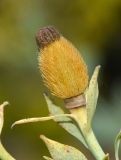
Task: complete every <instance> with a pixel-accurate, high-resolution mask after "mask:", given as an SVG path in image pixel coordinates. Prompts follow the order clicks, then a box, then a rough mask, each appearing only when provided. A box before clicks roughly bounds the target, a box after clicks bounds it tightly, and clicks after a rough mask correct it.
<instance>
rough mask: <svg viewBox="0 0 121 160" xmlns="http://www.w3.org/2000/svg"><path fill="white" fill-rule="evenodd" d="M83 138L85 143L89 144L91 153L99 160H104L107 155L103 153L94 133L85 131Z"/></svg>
mask: <svg viewBox="0 0 121 160" xmlns="http://www.w3.org/2000/svg"><path fill="white" fill-rule="evenodd" d="M83 136H84V138H85V141H86V142H87V144H88V147H89V149H90V151H91V153H92V154H93V155H94V157H95V158H96V159H97V160H103V159H104V157H105V153H104V152H103V150H102V148H101V147H100V145H99V143H98V141H97V139H96V137H95V135H94V133H93V131H92V130H91V129H90V130H89V131H88V132H86V131H84V130H83Z"/></svg>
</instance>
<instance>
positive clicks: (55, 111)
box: [44, 95, 88, 148]
mask: <svg viewBox="0 0 121 160" xmlns="http://www.w3.org/2000/svg"><path fill="white" fill-rule="evenodd" d="M44 96H45V99H46V102H47V105H48V109H49V112H50V114H51V115H59V114H64V111H63V110H62V109H61V108H60V107H58V106H56V105H55V104H53V103H52V101H51V100H50V99H49V98H48V97H47V96H46V95H44ZM54 120H55V121H56V122H58V123H59V125H61V126H62V127H63V128H64V129H65V130H66V131H67V132H69V133H70V134H71V135H73V136H74V137H76V138H77V139H78V140H79V141H81V142H82V143H83V144H84V146H85V147H86V148H88V147H87V144H86V142H85V140H84V138H83V136H82V134H81V131H80V130H79V128H78V127H77V126H76V125H75V124H74V123H73V121H72V119H71V118H69V117H56V118H54Z"/></svg>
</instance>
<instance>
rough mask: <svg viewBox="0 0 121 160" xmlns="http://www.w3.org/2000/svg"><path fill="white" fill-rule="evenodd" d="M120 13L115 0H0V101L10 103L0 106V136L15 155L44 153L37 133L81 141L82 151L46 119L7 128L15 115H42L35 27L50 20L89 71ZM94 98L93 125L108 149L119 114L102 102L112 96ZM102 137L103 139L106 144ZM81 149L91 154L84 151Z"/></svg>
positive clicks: (120, 3)
mask: <svg viewBox="0 0 121 160" xmlns="http://www.w3.org/2000/svg"><path fill="white" fill-rule="evenodd" d="M120 19H121V1H120V0H115V1H114V0H100V1H96V0H92V1H85V0H82V1H80V0H75V1H73V0H70V1H69V0H67V1H65V0H61V1H56V0H51V1H50V0H25V1H16V0H1V1H0V102H1V103H2V102H3V101H4V100H8V101H9V102H10V104H11V105H10V107H7V108H6V110H5V126H4V130H3V133H2V141H3V144H4V145H5V146H6V148H7V149H8V151H10V152H11V153H12V154H13V156H15V158H16V159H17V160H19V159H20V160H21V159H22V160H27V159H29V160H33V159H34V160H35V159H36V160H37V159H42V155H45V154H46V155H47V154H48V153H47V150H46V147H45V146H44V144H43V143H42V142H41V140H40V139H39V135H40V134H45V135H47V136H48V137H50V138H51V139H55V140H58V141H60V142H62V143H65V144H68V145H73V146H75V147H77V148H80V147H81V150H82V151H83V152H84V153H87V152H86V150H85V148H84V147H83V146H82V145H80V144H79V143H78V141H77V140H76V139H75V138H72V137H71V136H69V135H68V133H66V131H64V130H63V129H61V128H60V127H59V126H58V125H57V124H55V123H54V122H52V121H50V122H44V123H38V124H28V125H23V126H17V127H16V128H14V129H12V130H11V129H10V126H11V124H12V123H13V122H14V121H16V120H18V119H21V118H25V117H35V116H45V115H48V110H47V106H46V103H45V100H44V97H43V92H44V91H46V90H47V89H46V88H45V87H44V86H43V83H42V80H41V77H40V73H39V69H38V64H37V46H36V43H35V33H36V32H37V31H38V29H39V28H40V27H43V26H46V25H54V26H56V28H58V29H59V30H60V32H61V33H62V34H63V35H64V36H65V37H67V38H68V39H70V40H71V41H72V42H73V43H74V44H75V45H76V46H77V47H78V48H79V49H80V48H81V49H80V51H82V54H83V55H84V58H85V60H86V61H87V63H88V65H89V66H90V67H89V70H90V71H91V73H92V70H93V69H94V66H95V64H98V63H99V62H100V56H102V55H103V52H102V50H103V47H104V46H105V45H106V43H107V42H108V41H109V39H110V38H112V37H113V36H114V35H115V34H117V31H118V30H120V27H121V21H120ZM93 53H94V54H93ZM100 53H101V54H100ZM119 95H120V94H119ZM54 99H55V98H54ZM117 101H119V99H118V100H117ZM55 102H56V103H57V104H60V105H62V102H61V101H60V100H56V99H55ZM100 103H101V104H103V105H104V107H102V105H101V106H100V107H98V110H97V116H96V117H95V119H96V121H95V123H94V127H95V130H96V132H97V137H98V138H100V139H101V140H100V141H101V143H102V144H103V146H104V148H105V149H106V151H107V152H110V151H111V152H112V150H113V146H112V147H110V148H109V147H108V146H109V145H112V144H113V138H114V136H115V134H116V132H117V130H118V129H117V128H118V127H120V124H119V123H118V122H119V121H120V122H121V119H120V118H119V116H120V115H119V116H117V112H116V111H115V110H114V109H111V108H110V107H107V106H110V105H114V106H118V105H119V104H117V103H116V100H114V102H113V104H111V103H108V104H106V103H105V101H103V100H100ZM117 110H118V108H117ZM114 111H115V112H114ZM102 115H103V116H104V117H103V118H102ZM112 115H114V119H115V120H114V119H113V118H112ZM108 125H109V126H108ZM107 126H108V129H107ZM105 140H108V144H107V146H106V145H105ZM87 155H88V156H87V157H90V159H91V155H90V153H87Z"/></svg>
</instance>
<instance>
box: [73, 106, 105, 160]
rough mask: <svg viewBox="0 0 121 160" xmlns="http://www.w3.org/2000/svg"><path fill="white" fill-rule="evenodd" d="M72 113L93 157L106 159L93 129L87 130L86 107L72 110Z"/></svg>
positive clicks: (100, 159)
mask: <svg viewBox="0 0 121 160" xmlns="http://www.w3.org/2000/svg"><path fill="white" fill-rule="evenodd" d="M70 112H71V114H72V115H73V116H75V119H76V122H77V124H78V126H79V128H80V130H81V132H82V134H83V137H84V139H85V142H86V143H87V145H88V147H89V150H90V151H91V153H92V154H93V156H94V157H95V158H96V160H103V159H104V158H105V153H104V152H103V150H102V148H101V146H100V145H99V143H98V141H97V139H96V137H95V135H94V133H93V131H92V129H91V128H90V129H87V114H86V107H85V106H82V107H79V108H75V109H71V110H70Z"/></svg>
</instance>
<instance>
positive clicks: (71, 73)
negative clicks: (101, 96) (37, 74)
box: [36, 27, 88, 99]
mask: <svg viewBox="0 0 121 160" xmlns="http://www.w3.org/2000/svg"><path fill="white" fill-rule="evenodd" d="M36 40H37V44H38V46H39V48H40V53H39V58H38V60H39V66H40V70H41V72H42V77H43V79H44V83H45V85H46V86H47V87H48V88H49V89H50V91H51V92H52V94H53V95H55V96H57V97H60V98H62V99H67V98H71V97H75V96H78V95H80V94H82V93H83V92H84V91H85V89H86V87H87V85H88V72H87V66H86V64H85V62H84V60H83V59H82V57H81V56H80V53H79V51H78V50H77V49H76V48H75V47H74V46H73V45H72V44H71V43H70V42H69V41H68V40H66V39H65V38H64V37H63V36H61V35H60V34H59V32H58V31H57V30H56V29H54V28H53V27H45V28H42V29H40V31H39V32H38V33H37V36H36Z"/></svg>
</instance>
